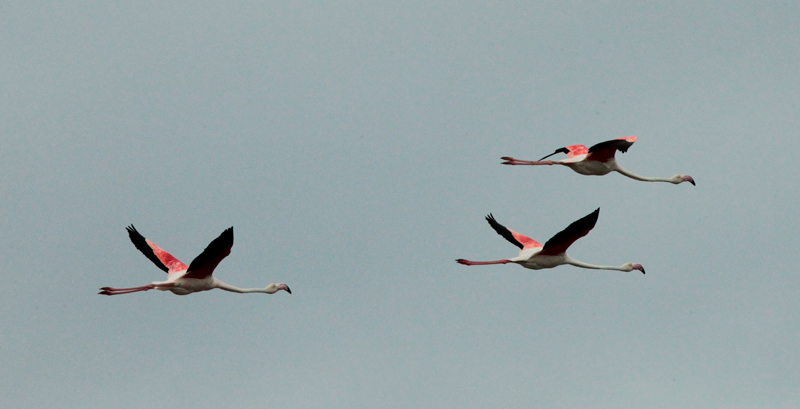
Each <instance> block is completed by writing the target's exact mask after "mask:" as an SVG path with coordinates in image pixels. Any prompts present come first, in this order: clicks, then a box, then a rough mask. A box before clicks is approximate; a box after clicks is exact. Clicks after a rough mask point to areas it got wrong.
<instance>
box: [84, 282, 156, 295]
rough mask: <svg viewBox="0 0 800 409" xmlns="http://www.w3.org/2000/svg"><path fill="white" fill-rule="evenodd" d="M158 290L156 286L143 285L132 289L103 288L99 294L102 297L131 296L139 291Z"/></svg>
mask: <svg viewBox="0 0 800 409" xmlns="http://www.w3.org/2000/svg"><path fill="white" fill-rule="evenodd" d="M154 288H156V286H155V284H148V285H143V286H141V287H131V288H112V287H103V288H101V289H100V290H101V291H100V292H99V293H98V294H102V295H120V294H129V293H136V292H139V291H147V290H152V289H154Z"/></svg>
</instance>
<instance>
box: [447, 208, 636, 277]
mask: <svg viewBox="0 0 800 409" xmlns="http://www.w3.org/2000/svg"><path fill="white" fill-rule="evenodd" d="M599 215H600V208H598V209H597V210H595V211H594V212H592V213H590V214H588V215H586V216H584V217H583V218H582V219H580V220H577V221H575V222H573V223H572V224H570V225H569V226H567V228H566V229H564V230H562V231H560V232H559V233H558V234H556V235H555V236H553V237H551V238H550V240H547V243H545V244H544V246H542V245H541V244H540V243H538V242H537V241H536V240H533V239H532V238H530V237H527V236H524V235H522V234H519V233H517V232H515V231H513V230H510V229H508V228H506V227H505V226H503V225H501V224H500V223H498V222H497V221H496V220H495V219H494V216H492V214H491V213H490V214H489V215H488V216H486V221H488V222H489V225H490V226H492V228H493V229H494V230H495V231H496V232H497V234H499V235H501V236H503V237H504V238H505V239H506V240H508V241H510V242H511V244H513V245H515V246H517V247H519V248H520V249H521V250H520V252H519V256H517V257H514V258H510V259H502V260H497V261H470V260H464V259H463V258H460V259H458V260H456V262H458V263H459V264H464V265H466V266H482V265H487V264H508V263H517V264H519V265H521V266H522V267H525V268H530V269H532V270H540V269H543V268H553V267H556V266H560V265H562V264H570V265H573V266H576V267H582V268H591V269H596V270H619V271H633V270H639V271H641V272H642V274H644V267H642V265H641V264H636V263H625V264H623V265H621V266H619V267H616V266H596V265H593V264H587V263H584V262H581V261H578V260H575V259H574V258H572V257H570V256H568V255H567V253H566V251H567V248H569V246H570V245H572V243H574V242H575V240H578V239H579V238H581V237H583V236H585V235H587V234H588V233H589V231H591V230H592V228H594V225H595V223H597V217H598V216H599Z"/></svg>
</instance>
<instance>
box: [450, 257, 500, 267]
mask: <svg viewBox="0 0 800 409" xmlns="http://www.w3.org/2000/svg"><path fill="white" fill-rule="evenodd" d="M456 263H458V264H463V265H465V266H486V265H489V264H508V263H511V260H506V259H502V260H496V261H470V260H464V259H463V258H460V259H458V260H456Z"/></svg>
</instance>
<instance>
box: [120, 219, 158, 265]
mask: <svg viewBox="0 0 800 409" xmlns="http://www.w3.org/2000/svg"><path fill="white" fill-rule="evenodd" d="M125 230H127V231H128V236H129V237H130V238H131V242H133V245H134V246H136V248H137V249H139V251H141V252H142V254H144V255H145V257H147V258H149V259H150V261H152V262H153V263H154V264H155V265H156V267H158V268H160V269H162V270H164V271H165V272H169V269H168V268H167V266H165V265H164V263H162V262H161V260H159V259H158V257H157V256H156V253H155V252H153V248H152V247H150V245H149V244H147V241H145V238H144V236H142V235H141V234H140V233H139V232H138V231H137V230H136V228H135V227H133V225H130V226H128V227H126V228H125Z"/></svg>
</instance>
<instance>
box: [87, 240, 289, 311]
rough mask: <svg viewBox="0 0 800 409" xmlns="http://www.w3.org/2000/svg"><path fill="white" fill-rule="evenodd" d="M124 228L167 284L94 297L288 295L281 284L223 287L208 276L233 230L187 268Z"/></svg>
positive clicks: (108, 290)
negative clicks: (146, 293)
mask: <svg viewBox="0 0 800 409" xmlns="http://www.w3.org/2000/svg"><path fill="white" fill-rule="evenodd" d="M126 229H127V230H128V236H130V238H131V241H132V242H133V245H134V246H136V248H137V249H139V251H141V252H142V253H143V254H144V255H145V256H147V258H149V259H150V261H152V262H153V263H155V265H156V266H157V267H158V268H160V269H162V270H164V271H166V272H167V274H168V275H167V281H154V282H153V283H152V284H148V285H143V286H141V287H131V288H111V287H103V288H101V289H100V290H101V291H100V292H99V293H98V294H103V295H118V294H129V293H135V292H138V291H147V290H153V289H155V290H161V291H172V292H173V293H174V294H177V295H187V294H191V293H196V292H199V291H208V290H213V289H215V288H219V289H220V290H225V291H230V292H234V293H267V294H275V293H276V292H278V291H280V290H284V291H286V292H287V293H289V294H291V293H292V291H291V290H290V289H289V286H287V285H286V284H282V283H278V284H270V285H268V286H267V287H266V288H239V287H235V286H232V285H230V284H225V283H223V282H222V281H220V280H218V279H217V278H216V277H214V276H212V275H211V274H212V273H213V272H214V269H215V268H216V267H217V265H218V264H219V262H220V261H222V259H224V258H225V257H227V256H228V254H231V247H233V227H231V228H229V229H227V230H225V231H224V232H222V234H220V235H219V237H217V238H216V239H214V241H212V242H211V244H209V245H208V247H206V249H205V250H203V252H202V253H200V255H199V256H197V257H196V258H195V259H194V260H192V264H190V265H189V266H188V267H187V266H186V264H183V263H182V262H180V260H178V259H177V258H175V257H173V256H172V254H169V253H167V252H166V251H164V250H161V249H160V248H159V247H158V246H156V245H155V243H153V242H152V241H150V240H147V239H145V238H144V236H142V235H141V234H139V232H138V231H136V228H135V227H133V225H130V226H129V227H126Z"/></svg>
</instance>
